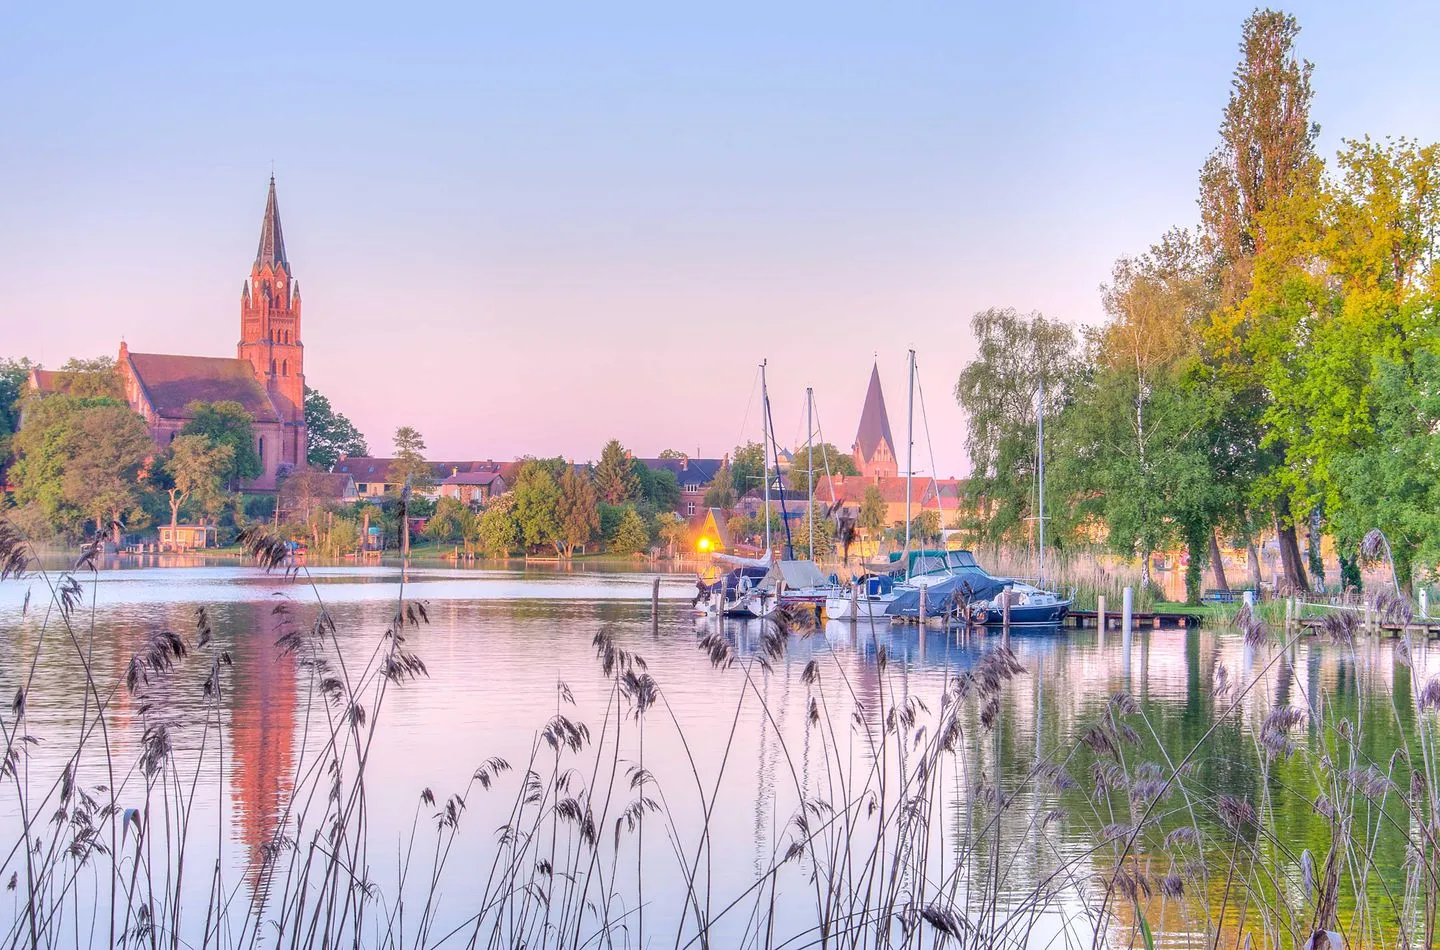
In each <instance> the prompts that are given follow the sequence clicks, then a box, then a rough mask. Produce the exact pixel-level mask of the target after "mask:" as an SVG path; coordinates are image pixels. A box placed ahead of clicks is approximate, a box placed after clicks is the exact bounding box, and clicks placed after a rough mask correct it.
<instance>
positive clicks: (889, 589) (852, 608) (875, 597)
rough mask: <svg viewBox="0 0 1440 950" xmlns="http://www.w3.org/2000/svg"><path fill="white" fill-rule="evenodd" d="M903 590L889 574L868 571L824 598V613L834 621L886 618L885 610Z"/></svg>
mask: <svg viewBox="0 0 1440 950" xmlns="http://www.w3.org/2000/svg"><path fill="white" fill-rule="evenodd" d="M902 592H903V591H902V589H901V588H899V587H897V586H896V585H895V579H894V578H893V577H891V576H890V575H889V574H869V573H867V574H865V575H864V576H862V577H857V578H855V579H854V580H852V581H851V582H850V583H849V584H848V585H845V586H842V587H841V588H840V589H839V590H838V591H837V592H836V593H834V594H831V595H830V596H829V597H827V598H825V616H827V617H829V618H830V619H831V620H845V619H849V618H850V617H857V618H873V617H880V618H884V616H885V609H886V608H887V607H889V606H890V604H891V602H892V601H894V600H895V598H897V597H899V596H900V594H901V593H902Z"/></svg>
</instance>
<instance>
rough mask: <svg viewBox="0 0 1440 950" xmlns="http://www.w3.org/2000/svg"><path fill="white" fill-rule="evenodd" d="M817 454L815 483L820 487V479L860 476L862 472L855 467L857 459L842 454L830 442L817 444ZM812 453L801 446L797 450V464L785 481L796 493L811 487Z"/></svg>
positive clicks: (791, 468)
mask: <svg viewBox="0 0 1440 950" xmlns="http://www.w3.org/2000/svg"><path fill="white" fill-rule="evenodd" d="M813 451H814V454H815V483H816V484H817V485H818V484H819V483H820V479H822V478H824V477H825V476H826V475H859V474H860V470H859V469H858V468H856V467H855V459H854V457H853V456H851V455H850V453H849V452H841V451H840V450H839V449H837V448H836V447H835V446H834V445H831V444H830V443H829V442H817V443H815V445H814V446H813ZM810 453H811V448H807V447H805V446H801V447H800V448H799V449H796V450H795V464H794V465H791V466H790V471H789V472H788V473H786V476H785V481H786V483H787V484H788V485H789V486H790V487H791V488H794V489H795V490H796V491H804V490H805V488H806V486H807V485H809V483H810V481H809V475H810Z"/></svg>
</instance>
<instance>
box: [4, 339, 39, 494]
mask: <svg viewBox="0 0 1440 950" xmlns="http://www.w3.org/2000/svg"><path fill="white" fill-rule="evenodd" d="M34 368H35V364H33V363H31V362H30V361H29V360H28V359H24V358H23V357H22V358H21V359H18V360H14V359H0V482H3V481H4V479H5V470H6V469H7V468H9V466H10V463H11V461H12V459H13V456H12V451H13V450H12V445H11V440H12V438H13V437H14V435H15V433H16V432H18V431H19V430H20V399H21V396H23V395H24V393H25V381H26V380H27V379H29V377H30V371H31V370H32V369H34Z"/></svg>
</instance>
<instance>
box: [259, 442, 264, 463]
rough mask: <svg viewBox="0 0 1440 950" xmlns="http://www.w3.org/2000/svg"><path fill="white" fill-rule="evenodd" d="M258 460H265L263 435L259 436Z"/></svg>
mask: <svg viewBox="0 0 1440 950" xmlns="http://www.w3.org/2000/svg"><path fill="white" fill-rule="evenodd" d="M260 462H261V464H264V462H265V437H264V436H263V435H262V436H261V437H260Z"/></svg>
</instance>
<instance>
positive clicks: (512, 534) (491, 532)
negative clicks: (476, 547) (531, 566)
mask: <svg viewBox="0 0 1440 950" xmlns="http://www.w3.org/2000/svg"><path fill="white" fill-rule="evenodd" d="M515 500H516V499H515V494H514V493H513V492H506V493H505V494H503V495H499V496H497V497H494V498H491V499H490V501H489V502H488V503H487V504H486V505H485V507H484V509H483V510H482V511H481V512H480V517H479V519H478V520H477V524H476V529H477V530H476V534H477V539H478V541H479V544H480V547H481V548H483V549H484V551H485V553H486V554H488V555H490V556H491V557H501V558H506V557H509V556H510V554H511V553H512V552H514V551H517V550H519V549H520V548H521V547H522V546H523V545H524V539H523V537H522V534H521V530H520V522H519V521H518V519H517V518H516V517H515Z"/></svg>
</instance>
